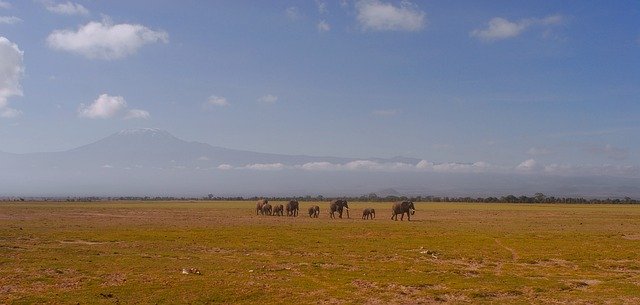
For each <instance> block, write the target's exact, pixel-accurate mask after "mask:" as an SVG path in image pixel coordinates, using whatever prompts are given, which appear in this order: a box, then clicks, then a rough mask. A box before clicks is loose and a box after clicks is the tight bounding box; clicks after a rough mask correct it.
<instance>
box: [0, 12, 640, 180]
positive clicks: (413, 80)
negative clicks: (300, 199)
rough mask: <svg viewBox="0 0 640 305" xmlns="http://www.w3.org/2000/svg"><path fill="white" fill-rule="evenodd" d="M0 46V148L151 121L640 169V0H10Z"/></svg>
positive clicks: (311, 141)
mask: <svg viewBox="0 0 640 305" xmlns="http://www.w3.org/2000/svg"><path fill="white" fill-rule="evenodd" d="M0 36H1V37H4V39H3V40H2V39H0V44H1V45H2V48H1V51H2V53H3V54H2V56H0V70H2V72H0V73H1V75H0V78H1V79H0V84H1V85H2V86H3V87H2V88H0V95H1V96H0V114H1V116H2V117H0V151H5V152H15V153H24V152H35V151H58V150H66V149H70V148H73V147H76V146H79V145H83V144H86V143H89V142H92V141H95V140H98V139H100V138H102V137H104V136H106V135H109V134H111V133H114V132H116V131H118V130H121V129H126V128H137V127H156V128H161V129H165V130H167V131H169V132H171V133H173V134H174V135H176V136H178V137H180V138H183V139H187V140H194V141H200V142H205V143H209V144H212V145H216V146H223V147H229V148H238V149H246V150H253V151H261V152H275V153H284V154H307V155H332V156H341V157H362V158H365V157H372V156H375V157H391V156H398V155H402V156H408V157H415V158H420V159H424V160H428V161H431V162H436V163H444V162H456V163H474V162H486V163H488V164H492V165H496V166H506V167H513V168H517V167H518V166H520V168H521V169H522V168H525V169H526V168H547V167H548V168H550V170H551V169H555V170H563V169H569V168H570V169H576V168H579V169H584V168H590V169H591V170H590V171H589V172H590V173H593V172H594V171H596V172H597V170H598V169H603V170H604V168H610V167H612V166H613V167H615V168H618V169H619V168H632V169H634V170H635V171H638V169H639V166H640V142H639V140H638V139H640V116H639V114H640V6H639V5H638V3H637V2H636V1H615V2H601V1H600V2H596V1H562V2H560V1H455V2H454V1H420V2H407V1H403V2H400V1H382V0H380V1H289V2H287V1H281V2H267V1H255V2H249V1H215V2H214V1H153V2H150V1H53V0H52V1H44V0H43V1H39V0H36V1H11V0H3V1H1V2H0ZM634 175H638V173H635V174H634Z"/></svg>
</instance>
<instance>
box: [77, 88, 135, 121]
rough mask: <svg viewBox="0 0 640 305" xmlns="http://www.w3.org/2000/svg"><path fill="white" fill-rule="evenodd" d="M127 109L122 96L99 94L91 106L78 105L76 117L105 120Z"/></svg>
mask: <svg viewBox="0 0 640 305" xmlns="http://www.w3.org/2000/svg"><path fill="white" fill-rule="evenodd" d="M125 108H127V102H126V101H125V100H124V98H123V97H122V96H111V95H108V94H101V95H100V96H99V97H98V98H97V99H96V100H95V101H94V102H93V103H92V104H91V105H88V106H87V105H85V104H80V107H79V108H78V116H80V117H83V118H90V119H107V118H110V117H113V116H114V115H116V114H117V113H118V112H119V111H120V110H122V109H125Z"/></svg>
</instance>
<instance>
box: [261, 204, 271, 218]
mask: <svg viewBox="0 0 640 305" xmlns="http://www.w3.org/2000/svg"><path fill="white" fill-rule="evenodd" d="M271 212H272V207H271V205H270V204H269V203H265V204H264V205H263V206H262V215H271Z"/></svg>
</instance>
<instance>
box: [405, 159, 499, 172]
mask: <svg viewBox="0 0 640 305" xmlns="http://www.w3.org/2000/svg"><path fill="white" fill-rule="evenodd" d="M416 168H417V169H418V170H421V171H427V172H437V173H486V172H498V171H500V170H501V168H499V167H496V166H493V165H491V164H489V163H487V162H484V161H479V162H475V163H433V162H429V161H427V160H422V161H420V162H418V164H416Z"/></svg>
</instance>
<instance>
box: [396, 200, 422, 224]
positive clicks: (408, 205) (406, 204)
mask: <svg viewBox="0 0 640 305" xmlns="http://www.w3.org/2000/svg"><path fill="white" fill-rule="evenodd" d="M405 213H406V214H407V220H408V221H411V215H413V214H415V213H416V208H415V207H414V206H413V202H411V201H402V202H396V203H394V204H393V207H392V208H391V219H395V220H398V214H400V220H403V218H404V214H405Z"/></svg>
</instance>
